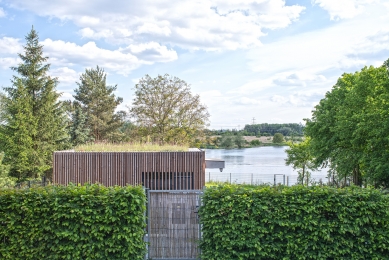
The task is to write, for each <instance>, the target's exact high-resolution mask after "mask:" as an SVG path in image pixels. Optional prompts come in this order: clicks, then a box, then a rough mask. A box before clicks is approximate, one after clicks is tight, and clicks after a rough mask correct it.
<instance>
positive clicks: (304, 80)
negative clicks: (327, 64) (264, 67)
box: [273, 71, 326, 87]
mask: <svg viewBox="0 0 389 260" xmlns="http://www.w3.org/2000/svg"><path fill="white" fill-rule="evenodd" d="M276 77H277V78H275V79H274V80H273V82H274V83H275V84H276V85H280V86H303V87H306V86H307V85H312V84H314V83H317V82H319V83H320V82H323V81H325V80H326V77H325V76H323V75H320V74H319V75H316V74H311V73H308V72H306V71H299V72H294V73H281V74H279V75H277V76H276Z"/></svg>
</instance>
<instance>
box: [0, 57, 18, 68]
mask: <svg viewBox="0 0 389 260" xmlns="http://www.w3.org/2000/svg"><path fill="white" fill-rule="evenodd" d="M18 63H19V59H17V58H12V57H5V58H1V57H0V67H1V68H3V69H9V68H10V67H13V66H16V65H18Z"/></svg>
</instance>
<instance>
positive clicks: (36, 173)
mask: <svg viewBox="0 0 389 260" xmlns="http://www.w3.org/2000/svg"><path fill="white" fill-rule="evenodd" d="M42 49H43V46H42V45H40V44H39V38H38V34H37V33H36V31H35V30H34V29H32V30H31V31H30V33H29V34H28V35H27V36H26V45H25V46H24V50H25V53H23V54H19V58H20V59H21V60H22V63H20V64H19V65H18V66H17V67H13V68H12V69H13V70H14V71H16V72H17V73H18V76H14V77H13V80H12V84H13V85H12V87H7V88H4V91H5V95H3V96H2V100H1V101H2V109H3V111H2V112H1V113H2V116H1V117H2V118H1V119H2V125H1V126H0V139H1V142H0V144H1V145H0V146H1V147H0V149H1V150H2V151H4V152H5V158H4V163H6V164H8V165H10V175H11V176H14V177H17V178H18V179H19V180H21V179H26V178H31V177H34V178H36V177H40V176H42V175H45V174H48V173H49V172H50V170H51V167H52V152H53V151H55V150H62V149H66V148H67V147H69V136H68V131H67V129H66V127H67V125H68V120H67V118H66V115H65V113H64V110H63V107H62V103H61V102H59V101H58V98H59V97H60V93H58V92H56V86H57V84H58V82H57V79H55V78H51V77H50V76H48V72H49V69H50V64H48V63H46V61H47V59H48V58H47V57H44V56H43V50H42Z"/></svg>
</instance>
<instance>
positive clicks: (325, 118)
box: [305, 65, 389, 187]
mask: <svg viewBox="0 0 389 260" xmlns="http://www.w3.org/2000/svg"><path fill="white" fill-rule="evenodd" d="M388 100H389V77H388V71H387V67H386V66H385V65H383V66H381V67H378V68H374V67H372V66H371V67H365V68H363V69H362V70H361V71H359V72H355V73H345V74H343V75H342V77H340V78H339V79H338V81H337V83H336V85H335V86H334V87H333V88H332V90H331V91H330V92H327V94H326V96H325V98H323V99H322V100H321V101H320V103H319V105H317V106H316V107H315V110H314V111H313V113H312V118H311V119H307V126H306V129H305V131H306V135H307V136H309V137H311V139H312V140H311V146H312V151H313V155H314V157H315V158H316V163H317V165H320V164H329V166H330V167H331V172H332V173H333V174H334V175H336V177H337V179H345V178H349V177H351V178H352V179H353V181H354V183H355V184H356V185H361V184H362V180H364V181H366V182H367V183H371V184H375V185H377V186H380V185H383V186H385V187H388V186H389V160H388V154H389V138H388V133H389V121H388V120H387V119H388V117H389V103H388V102H387V101H388Z"/></svg>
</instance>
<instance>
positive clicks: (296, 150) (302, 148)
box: [285, 138, 317, 185]
mask: <svg viewBox="0 0 389 260" xmlns="http://www.w3.org/2000/svg"><path fill="white" fill-rule="evenodd" d="M310 143H311V139H310V138H306V139H305V140H304V141H303V142H301V143H299V144H294V143H293V142H289V143H288V145H289V147H290V148H289V149H287V150H286V154H287V158H286V160H285V164H286V165H292V167H293V169H295V170H296V169H298V174H299V176H298V181H299V183H301V184H304V182H305V184H306V185H308V184H309V179H310V176H311V174H310V172H309V171H308V170H316V169H317V166H316V165H315V164H314V163H313V161H314V158H313V156H312V153H311V147H310Z"/></svg>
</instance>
